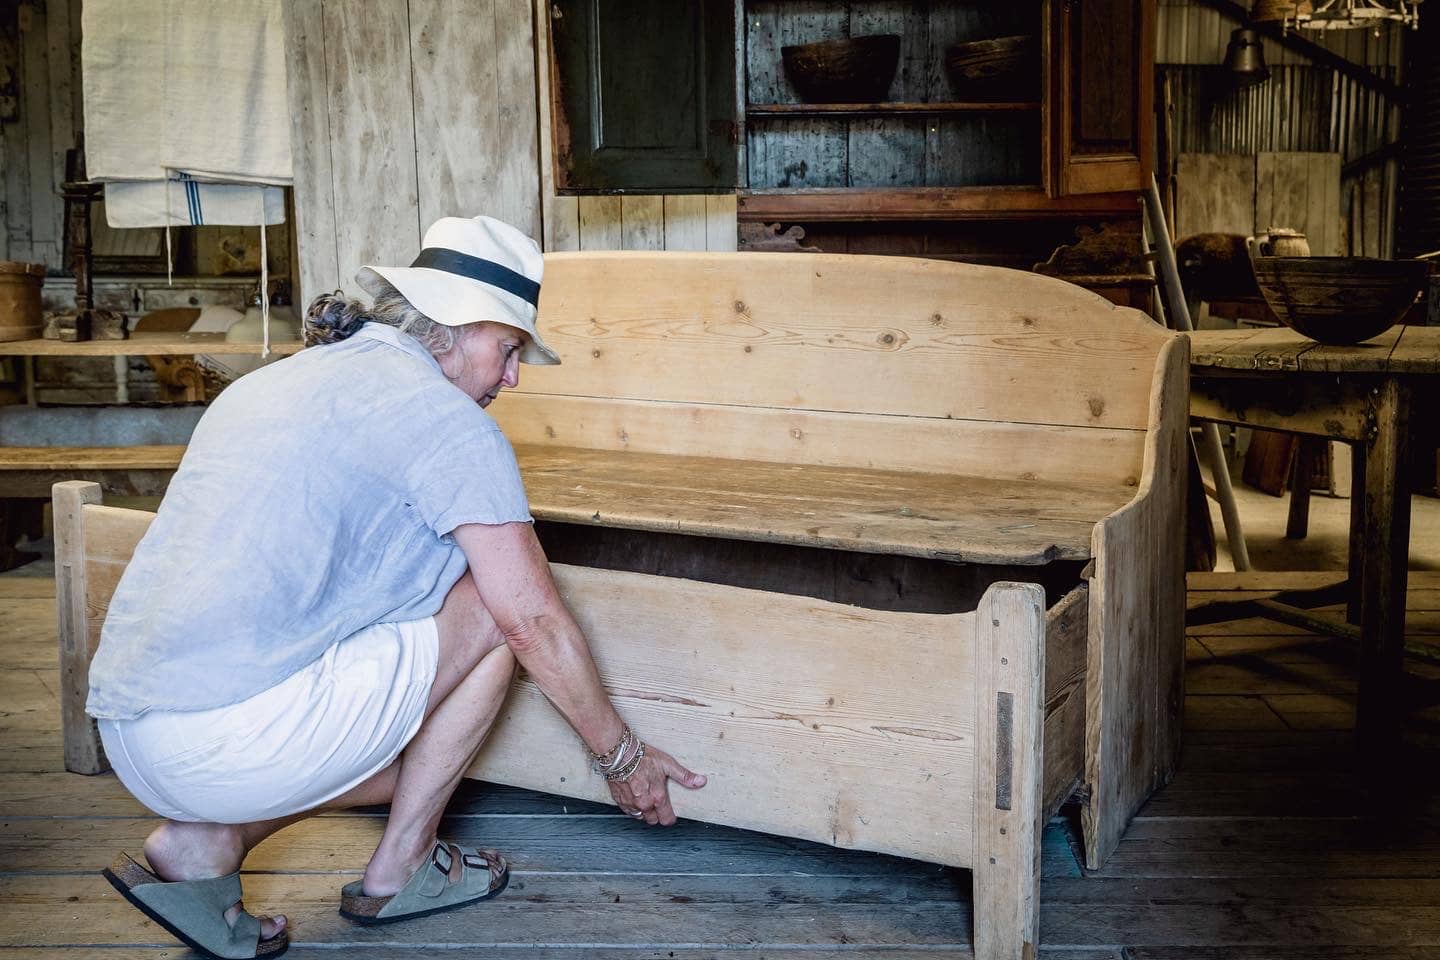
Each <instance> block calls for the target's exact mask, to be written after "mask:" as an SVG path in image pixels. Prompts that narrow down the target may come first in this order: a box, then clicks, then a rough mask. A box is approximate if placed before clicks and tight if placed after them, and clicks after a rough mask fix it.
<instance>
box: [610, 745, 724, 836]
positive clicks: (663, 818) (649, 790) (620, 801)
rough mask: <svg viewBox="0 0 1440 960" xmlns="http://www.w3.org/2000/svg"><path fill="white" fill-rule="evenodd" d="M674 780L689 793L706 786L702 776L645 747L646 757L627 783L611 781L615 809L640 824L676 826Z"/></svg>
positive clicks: (667, 756)
mask: <svg viewBox="0 0 1440 960" xmlns="http://www.w3.org/2000/svg"><path fill="white" fill-rule="evenodd" d="M671 780H674V781H675V782H676V783H678V784H680V785H681V786H682V787H686V788H687V789H690V790H699V789H700V788H701V787H703V786H705V776H704V775H703V774H699V773H692V772H691V771H689V770H686V769H685V768H684V767H682V766H680V764H679V763H678V762H676V760H675V758H674V757H672V756H670V754H668V753H666V752H665V751H664V750H657V749H656V748H655V747H652V746H650V745H649V744H646V746H645V756H643V757H641V758H640V765H639V766H637V767H636V768H635V772H634V773H632V774H631V775H630V776H629V778H628V779H625V780H612V781H610V795H611V796H612V797H614V798H615V805H616V806H618V807H619V808H620V809H621V810H623V811H625V812H626V813H628V814H629V815H630V816H632V817H635V818H636V819H637V820H639V819H644V821H645V822H646V823H648V824H650V825H651V826H654V825H656V824H659V825H660V826H662V827H668V826H670V825H671V824H673V823H674V822H675V811H674V810H673V809H671V807H670V783H669V781H671Z"/></svg>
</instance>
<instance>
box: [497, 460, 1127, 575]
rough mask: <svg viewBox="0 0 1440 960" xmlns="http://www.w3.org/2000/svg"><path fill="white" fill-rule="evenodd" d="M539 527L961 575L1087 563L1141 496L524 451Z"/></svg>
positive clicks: (1042, 484)
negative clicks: (993, 567) (1117, 517)
mask: <svg viewBox="0 0 1440 960" xmlns="http://www.w3.org/2000/svg"><path fill="white" fill-rule="evenodd" d="M515 452H516V456H517V459H518V460H519V462H520V471H521V474H522V475H523V476H524V478H525V489H526V493H527V494H528V496H529V498H530V509H531V512H532V513H533V514H534V515H535V517H536V519H540V520H554V521H559V522H564V523H574V524H582V525H599V526H605V527H622V528H627V529H632V530H647V531H655V532H661V533H682V534H692V535H697V536H706V537H719V538H725V539H732V540H746V541H751V542H761V543H784V544H792V545H796V546H807V547H822V548H828V549H832V550H850V551H861V552H867V553H893V554H899V555H902V556H911V557H923V558H928V559H938V560H949V561H954V562H963V563H994V564H1016V565H1024V566H1031V565H1038V564H1044V563H1050V562H1052V561H1055V560H1088V559H1090V557H1091V551H1092V548H1091V538H1092V535H1093V533H1094V529H1095V524H1097V523H1099V522H1100V521H1101V520H1103V519H1104V518H1105V517H1107V516H1109V515H1110V514H1112V513H1114V512H1115V511H1116V510H1118V509H1120V508H1121V507H1123V506H1124V505H1125V504H1126V503H1128V502H1129V501H1130V500H1131V499H1133V498H1134V496H1135V488H1134V487H1132V486H1126V485H1124V484H1123V483H1114V484H1110V485H1108V486H1101V485H1080V484H1066V483H1061V482H1056V481H1053V480H1024V481H1016V480H1000V479H992V478H988V477H966V476H956V475H944V474H933V473H915V472H899V471H888V470H873V469H863V470H862V469H854V468H848V467H825V466H812V465H798V464H784V463H765V462H760V461H753V460H725V459H716V458H708V457H689V456H668V455H663V454H645V453H632V452H624V451H610V450H590V449H583V448H578V447H540V446H528V445H521V446H517V447H516V451H515Z"/></svg>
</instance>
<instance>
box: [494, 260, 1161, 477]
mask: <svg viewBox="0 0 1440 960" xmlns="http://www.w3.org/2000/svg"><path fill="white" fill-rule="evenodd" d="M540 329H541V332H542V334H543V335H544V336H545V338H546V340H547V342H549V343H550V344H551V345H552V346H553V347H554V348H555V349H556V350H557V351H558V352H559V353H560V355H561V357H562V358H563V360H564V363H563V365H561V366H559V367H527V368H525V369H524V370H523V371H522V377H521V383H520V386H519V388H518V390H516V391H513V392H512V393H510V394H509V395H507V396H506V397H505V398H504V399H503V400H502V402H501V403H499V404H496V405H495V406H494V407H493V408H492V412H493V413H494V414H495V415H496V417H497V418H498V419H500V420H501V422H502V424H503V425H504V427H505V430H506V433H507V434H508V435H509V436H510V437H511V439H512V441H514V442H516V443H542V444H543V443H554V444H562V445H567V446H581V447H591V448H596V447H598V448H602V449H631V450H639V451H644V452H660V453H681V454H688V455H707V454H708V455H711V456H726V457H737V458H744V459H758V460H768V461H774V462H803V463H822V464H830V465H836V466H855V467H873V468H889V469H896V470H942V471H944V470H955V471H961V472H967V473H975V474H979V475H992V476H1006V477H1009V476H1013V477H1016V478H1020V477H1026V476H1037V477H1041V476H1060V475H1063V476H1064V477H1066V478H1068V479H1092V480H1128V481H1129V482H1134V480H1135V478H1136V477H1137V475H1138V471H1139V469H1140V464H1141V456H1142V450H1143V439H1144V431H1145V430H1146V428H1147V426H1148V425H1149V420H1150V395H1151V390H1152V385H1153V382H1154V377H1155V371H1156V367H1157V359H1158V357H1159V355H1160V352H1161V349H1162V347H1163V346H1164V344H1165V343H1166V342H1167V341H1168V340H1170V339H1171V338H1172V337H1173V335H1172V334H1169V333H1167V332H1166V331H1165V330H1163V329H1162V328H1161V327H1159V326H1158V325H1156V324H1155V323H1154V322H1152V321H1151V320H1150V319H1149V318H1148V317H1145V316H1144V315H1143V314H1141V313H1139V312H1138V311H1135V310H1130V309H1127V308H1122V307H1117V306H1114V305H1113V304H1110V303H1109V302H1108V301H1106V300H1104V299H1103V298H1101V297H1099V296H1097V295H1096V294H1093V293H1090V292H1089V291H1086V290H1083V289H1081V288H1079V287H1076V286H1073V285H1071V284H1068V283H1064V282H1062V281H1059V280H1055V279H1053V278H1049V277H1043V276H1039V275H1036V274H1030V273H1024V272H1021V271H1016V270H1006V269H1001V268H997V267H983V266H975V265H972V264H961V263H948V262H943V261H937V260H922V259H914V258H902V257H878V256H853V255H837V254H785V253H742V254H726V253H638V252H595V253H558V254H551V255H548V256H547V258H546V274H545V283H544V288H543V293H542V294H541V300H540ZM1076 471H1080V474H1082V475H1081V476H1078V477H1077V474H1076Z"/></svg>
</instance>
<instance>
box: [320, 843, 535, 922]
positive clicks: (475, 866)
mask: <svg viewBox="0 0 1440 960" xmlns="http://www.w3.org/2000/svg"><path fill="white" fill-rule="evenodd" d="M457 861H458V862H459V863H460V877H459V879H458V880H453V881H452V880H451V879H450V871H451V870H452V869H453V868H454V866H455V863H456V862H457ZM509 883H510V865H509V864H508V863H506V862H505V858H504V857H502V856H501V855H500V854H498V853H496V852H495V851H494V850H478V849H476V848H474V847H462V846H460V845H459V844H458V843H447V842H445V841H443V840H437V841H436V842H435V848H434V849H433V850H431V851H430V856H429V858H428V859H427V860H426V861H425V863H423V864H421V866H420V869H418V870H416V871H415V872H414V873H413V874H412V875H411V876H410V879H409V880H407V881H405V886H404V887H402V888H400V892H399V893H396V894H393V895H391V896H388V897H370V896H366V895H365V881H364V879H363V878H362V879H360V880H354V881H351V882H350V883H347V884H345V886H344V887H342V888H341V889H340V916H342V917H344V918H345V919H347V920H353V921H355V922H356V923H363V924H367V925H370V924H379V923H395V922H396V921H398V920H412V919H414V918H416V917H428V916H429V915H430V914H432V913H441V912H443V911H445V910H454V909H455V908H457V907H464V906H468V905H470V904H472V903H479V902H481V901H482V900H489V899H490V898H491V897H494V896H498V895H499V894H500V892H501V891H502V890H504V889H505V887H506V886H507V885H508V884H509Z"/></svg>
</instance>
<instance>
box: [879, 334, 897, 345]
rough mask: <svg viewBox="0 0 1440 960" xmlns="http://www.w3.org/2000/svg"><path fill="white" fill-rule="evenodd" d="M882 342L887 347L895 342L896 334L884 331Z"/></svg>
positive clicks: (881, 335) (881, 337)
mask: <svg viewBox="0 0 1440 960" xmlns="http://www.w3.org/2000/svg"><path fill="white" fill-rule="evenodd" d="M880 342H881V343H883V344H884V345H885V346H887V347H888V346H890V345H891V344H892V343H894V342H895V334H893V333H882V334H880Z"/></svg>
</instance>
